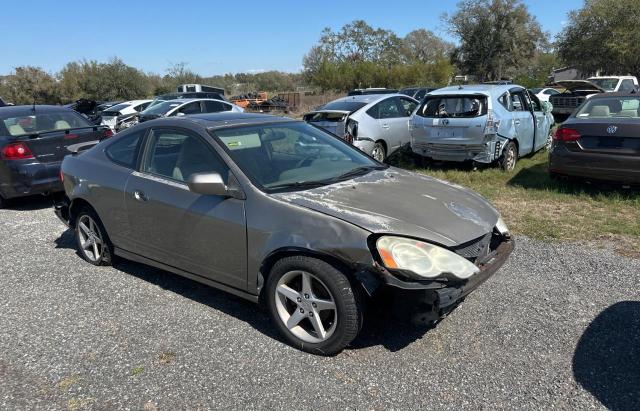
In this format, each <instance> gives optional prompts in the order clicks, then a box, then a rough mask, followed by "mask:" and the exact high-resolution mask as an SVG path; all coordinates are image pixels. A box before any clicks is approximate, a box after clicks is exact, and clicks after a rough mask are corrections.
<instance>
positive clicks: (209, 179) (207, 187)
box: [187, 173, 229, 197]
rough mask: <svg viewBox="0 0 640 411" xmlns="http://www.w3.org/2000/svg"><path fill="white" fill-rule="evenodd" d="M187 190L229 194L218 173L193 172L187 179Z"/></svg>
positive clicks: (218, 194) (222, 194) (203, 193)
mask: <svg viewBox="0 0 640 411" xmlns="http://www.w3.org/2000/svg"><path fill="white" fill-rule="evenodd" d="M187 185H188V186H189V190H190V191H192V192H194V193H197V194H202V195H210V196H225V197H228V196H229V190H227V186H226V185H225V183H224V181H223V180H222V176H221V175H220V174H218V173H195V174H192V175H191V177H189V180H188V181H187Z"/></svg>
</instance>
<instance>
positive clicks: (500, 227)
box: [496, 216, 509, 235]
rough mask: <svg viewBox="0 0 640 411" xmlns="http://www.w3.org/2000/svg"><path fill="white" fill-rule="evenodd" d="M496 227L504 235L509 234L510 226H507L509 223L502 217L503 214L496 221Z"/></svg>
mask: <svg viewBox="0 0 640 411" xmlns="http://www.w3.org/2000/svg"><path fill="white" fill-rule="evenodd" d="M496 229H497V230H498V232H499V233H500V234H502V235H507V234H509V228H508V227H507V224H506V223H505V222H504V220H503V219H502V216H500V218H498V222H497V223H496Z"/></svg>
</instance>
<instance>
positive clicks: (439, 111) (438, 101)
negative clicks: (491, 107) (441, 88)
mask: <svg viewBox="0 0 640 411" xmlns="http://www.w3.org/2000/svg"><path fill="white" fill-rule="evenodd" d="M416 114H417V115H419V116H422V117H434V118H448V117H452V118H470V117H478V116H483V115H485V114H487V98H486V97H484V96H473V95H471V96H465V95H442V96H437V95H436V96H433V95H432V96H427V97H426V99H425V100H424V102H423V103H422V105H421V106H420V108H419V109H418V111H417V112H416Z"/></svg>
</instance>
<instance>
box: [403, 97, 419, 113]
mask: <svg viewBox="0 0 640 411" xmlns="http://www.w3.org/2000/svg"><path fill="white" fill-rule="evenodd" d="M399 100H400V101H399V103H400V109H401V110H402V112H403V113H405V115H406V117H409V116H410V115H411V113H413V110H415V109H416V106H417V105H418V104H417V103H416V102H415V101H413V100H409V99H408V98H402V97H400V99H399Z"/></svg>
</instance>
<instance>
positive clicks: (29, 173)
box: [0, 160, 63, 198]
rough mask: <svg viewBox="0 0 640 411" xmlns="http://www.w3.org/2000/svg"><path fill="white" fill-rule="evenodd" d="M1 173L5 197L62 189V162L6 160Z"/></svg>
mask: <svg viewBox="0 0 640 411" xmlns="http://www.w3.org/2000/svg"><path fill="white" fill-rule="evenodd" d="M1 173H2V174H1V175H0V194H2V196H3V197H4V198H15V197H24V196H29V195H33V194H43V193H51V192H57V191H62V190H63V186H62V183H61V182H60V162H59V161H58V162H53V163H39V162H33V161H32V160H29V161H22V160H16V161H5V162H4V164H2V170H1Z"/></svg>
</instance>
